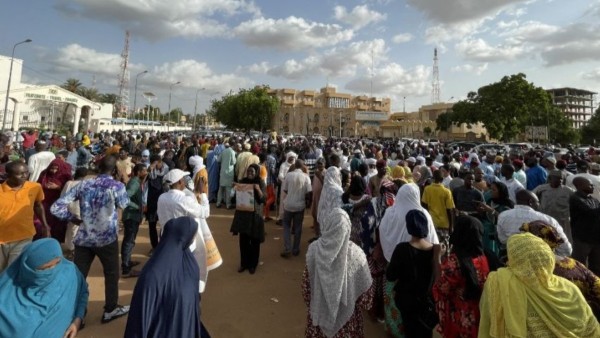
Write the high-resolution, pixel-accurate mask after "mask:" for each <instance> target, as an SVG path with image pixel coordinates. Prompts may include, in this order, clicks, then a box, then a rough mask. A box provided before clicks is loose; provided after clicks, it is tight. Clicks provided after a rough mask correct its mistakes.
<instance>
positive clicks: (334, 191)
mask: <svg viewBox="0 0 600 338" xmlns="http://www.w3.org/2000/svg"><path fill="white" fill-rule="evenodd" d="M343 193H344V190H343V189H342V174H341V172H340V169H339V168H338V167H336V166H331V167H329V168H327V170H326V171H325V176H324V177H323V189H322V190H321V198H320V199H319V206H318V208H317V222H319V223H321V222H322V221H323V220H324V219H325V217H326V216H327V214H328V213H329V212H330V211H331V210H333V209H334V208H339V207H341V206H342V194H343Z"/></svg>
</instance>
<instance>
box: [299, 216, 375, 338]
mask: <svg viewBox="0 0 600 338" xmlns="http://www.w3.org/2000/svg"><path fill="white" fill-rule="evenodd" d="M320 224H321V237H320V238H319V239H318V240H316V241H314V242H313V243H311V244H310V245H309V247H308V252H307V253H306V267H307V270H308V275H309V280H310V287H311V296H310V305H309V313H310V317H311V319H312V322H313V325H315V326H318V327H320V328H321V330H322V331H323V333H324V334H325V336H327V337H332V336H334V335H335V334H336V333H337V332H338V331H339V330H340V329H341V328H342V327H343V326H344V325H345V324H346V322H348V320H349V319H350V317H351V316H352V314H353V313H354V311H355V306H356V300H357V299H358V298H359V297H360V296H361V295H362V294H363V293H364V292H366V291H367V290H368V289H369V288H370V287H371V284H372V283H373V279H372V277H371V272H370V270H369V264H368V263H367V259H366V256H365V254H364V252H363V251H362V250H361V249H360V248H359V247H358V246H357V245H356V244H354V243H352V242H351V241H350V227H351V225H350V218H349V217H348V213H347V212H345V211H344V210H342V209H340V208H333V209H331V210H328V212H327V216H326V217H325V219H324V220H323V221H321V222H320Z"/></svg>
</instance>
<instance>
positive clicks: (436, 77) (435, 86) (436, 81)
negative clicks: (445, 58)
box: [431, 48, 440, 104]
mask: <svg viewBox="0 0 600 338" xmlns="http://www.w3.org/2000/svg"><path fill="white" fill-rule="evenodd" d="M438 102H440V68H439V65H438V54H437V48H434V49H433V79H432V81H431V103H432V104H433V103H438Z"/></svg>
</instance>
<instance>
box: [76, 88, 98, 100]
mask: <svg viewBox="0 0 600 338" xmlns="http://www.w3.org/2000/svg"><path fill="white" fill-rule="evenodd" d="M76 93H77V94H78V95H81V96H83V97H85V98H86V99H88V100H91V101H94V102H97V101H98V100H99V99H100V93H99V92H98V89H96V88H87V87H83V86H82V87H80V88H79V90H78V91H77V92H76Z"/></svg>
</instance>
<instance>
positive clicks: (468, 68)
mask: <svg viewBox="0 0 600 338" xmlns="http://www.w3.org/2000/svg"><path fill="white" fill-rule="evenodd" d="M487 68H488V64H487V62H486V63H483V64H479V65H473V64H470V63H467V64H464V65H460V66H454V67H452V68H451V69H450V71H451V72H454V73H471V74H475V75H481V74H482V73H483V72H485V71H486V70H487Z"/></svg>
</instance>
